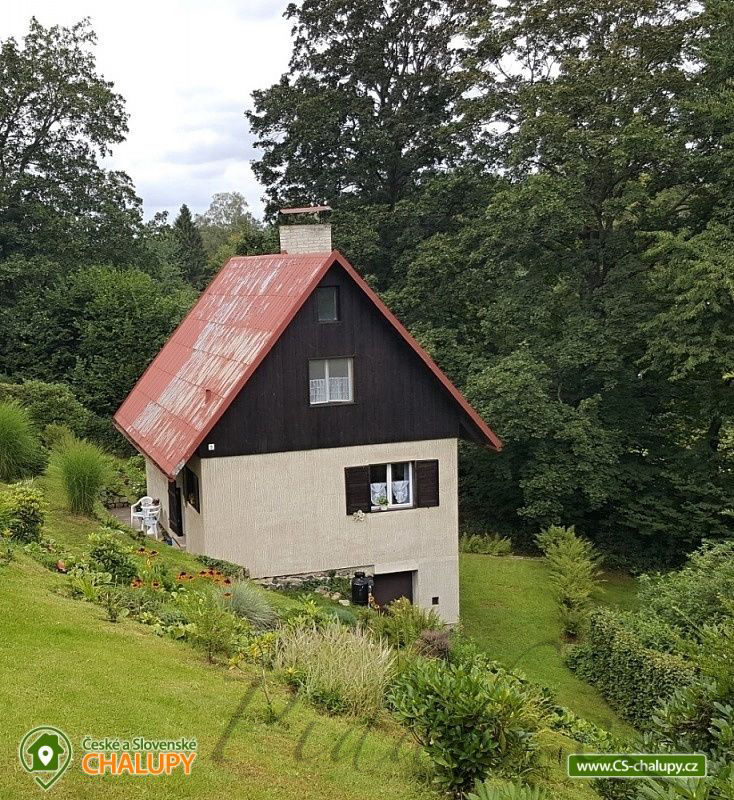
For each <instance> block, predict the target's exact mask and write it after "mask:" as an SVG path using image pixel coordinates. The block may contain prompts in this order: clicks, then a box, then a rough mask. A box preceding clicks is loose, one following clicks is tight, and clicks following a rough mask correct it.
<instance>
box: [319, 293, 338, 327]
mask: <svg viewBox="0 0 734 800" xmlns="http://www.w3.org/2000/svg"><path fill="white" fill-rule="evenodd" d="M316 316H317V318H318V321H319V322H339V287H338V286H320V287H319V288H318V289H317V290H316Z"/></svg>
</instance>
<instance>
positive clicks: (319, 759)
mask: <svg viewBox="0 0 734 800" xmlns="http://www.w3.org/2000/svg"><path fill="white" fill-rule="evenodd" d="M62 583H63V581H62V579H61V578H60V577H58V576H55V575H53V574H52V573H50V572H48V571H47V570H45V569H43V568H42V567H40V566H39V565H37V564H35V563H34V562H31V561H29V560H28V559H25V558H21V559H20V560H18V561H16V562H14V563H13V564H11V565H10V566H9V567H5V568H4V569H2V572H1V573H0V641H2V642H3V647H2V648H1V649H0V676H1V678H2V679H1V680H0V707H2V708H3V723H2V726H0V798H11V797H12V798H19V797H29V798H30V797H37V796H38V794H39V790H38V789H37V788H36V786H35V785H34V784H33V783H32V780H31V778H30V777H29V776H28V775H26V774H25V773H24V772H22V771H21V769H20V767H19V765H18V762H17V759H16V755H15V754H16V748H17V744H18V742H19V740H20V738H21V737H22V735H23V734H24V733H25V732H26V731H27V730H29V729H30V728H31V727H33V726H36V725H42V724H44V723H47V724H52V725H56V726H58V727H60V728H61V729H62V730H64V731H65V732H66V733H67V734H68V735H69V736H70V738H71V740H72V743H73V744H74V745H75V746H78V745H79V743H80V741H81V738H82V737H83V736H84V735H86V734H92V735H95V736H104V735H110V736H122V737H126V736H133V735H136V734H138V735H144V736H147V737H148V738H169V737H171V738H175V737H178V736H182V735H184V736H195V737H196V738H197V739H198V741H199V756H198V760H197V762H196V763H195V765H194V769H193V772H192V775H191V777H189V778H186V777H184V776H175V777H173V776H172V777H166V778H134V777H127V776H125V777H122V778H114V779H113V778H110V777H106V778H103V779H101V778H95V779H91V778H89V777H87V776H85V775H83V774H82V773H81V771H80V769H79V766H78V764H79V761H78V758H79V753H78V751H77V760H76V763H75V764H74V765H73V766H72V768H71V769H70V770H69V772H67V773H66V775H65V776H64V777H63V778H62V780H61V781H60V782H59V783H58V784H57V785H56V786H55V787H54V790H53V791H54V797H58V798H76V797H80V796H82V795H83V796H85V797H87V798H95V797H102V796H104V797H126V798H127V797H130V798H135V797H143V796H145V797H151V798H156V797H161V798H163V797H166V798H168V797H171V798H173V797H178V796H187V797H196V798H221V797H230V796H231V797H245V798H284V797H303V798H323V797H333V798H355V800H356V798H361V797H365V796H366V795H368V794H370V793H371V792H372V790H373V789H374V785H375V782H376V781H378V782H379V784H380V786H381V788H382V790H383V791H384V792H386V793H387V794H388V795H389V796H390V797H396V798H412V797H419V796H424V797H425V796H427V795H430V793H429V792H427V790H425V789H423V790H420V789H419V788H418V787H416V786H415V779H414V778H413V776H412V773H411V771H410V769H409V762H410V758H411V757H410V747H409V746H408V747H403V755H402V756H401V757H400V759H399V760H398V761H397V762H396V763H392V762H391V761H390V758H389V756H390V749H391V747H394V746H395V743H396V742H397V741H398V738H397V736H396V731H394V730H392V729H382V730H377V731H374V732H372V733H370V734H369V735H368V736H367V738H366V740H365V743H364V746H363V749H362V752H361V755H360V758H359V762H358V769H356V770H355V769H354V765H353V756H354V752H355V748H356V745H357V741H358V735H359V731H358V730H355V729H356V728H357V726H356V725H355V724H354V723H352V722H350V721H348V720H341V719H333V718H329V717H327V716H325V715H322V714H319V713H317V712H316V711H315V710H313V709H311V708H309V707H306V706H304V705H303V704H300V703H299V704H298V705H297V706H296V707H295V708H294V709H293V711H291V712H290V713H289V714H288V716H287V717H286V718H285V719H284V720H283V721H282V722H277V723H275V724H273V725H265V724H264V722H263V721H262V720H263V708H264V706H263V702H262V696H261V695H260V694H258V695H257V697H256V698H255V700H254V701H253V703H252V705H251V706H250V707H248V708H247V710H246V711H245V713H244V716H243V717H242V718H241V719H240V720H239V722H237V724H236V726H235V727H234V730H233V732H232V736H231V739H230V740H229V743H228V744H227V746H226V748H225V749H224V755H223V758H222V759H219V760H217V759H216V758H215V757H214V756H213V753H214V751H215V747H216V744H217V741H218V739H219V737H220V736H221V735H222V734H223V732H224V731H225V730H226V728H227V725H228V722H229V720H230V719H231V717H232V715H233V714H234V713H235V711H236V709H237V707H238V704H239V703H240V702H241V700H242V698H243V696H244V694H245V692H246V690H247V687H248V680H249V679H248V678H242V677H238V676H235V675H233V674H231V673H228V672H226V671H225V670H224V669H222V668H221V667H209V666H207V665H206V664H205V663H204V662H203V660H202V658H201V657H200V656H199V655H198V654H197V653H196V652H195V651H193V650H192V649H191V648H190V647H189V646H188V645H186V644H183V643H178V642H174V641H172V640H169V639H165V638H159V637H156V636H155V635H154V634H153V633H152V632H151V631H150V629H148V628H145V627H144V626H141V625H138V624H136V623H134V622H130V621H125V622H122V623H119V624H116V625H113V624H111V623H109V622H107V621H105V620H104V619H103V614H102V611H101V609H99V608H98V607H96V606H93V605H90V604H88V603H83V602H80V601H77V600H71V599H69V598H67V597H65V596H62V595H61V594H57V593H54V592H53V591H51V590H52V589H54V588H56V587H58V586H60V585H61V584H62ZM19 665H22V669H18V666H19ZM252 677H254V673H253V676H252ZM276 695H277V701H276V707H277V708H278V709H280V708H283V707H284V706H285V704H286V702H287V695H286V694H285V693H284V692H283V691H282V690H280V689H278V690H277V691H276ZM311 725H313V728H312V731H311V733H310V734H309V735H308V737H307V739H306V741H305V743H304V745H303V748H302V749H303V755H302V756H301V757H299V754H298V749H297V748H298V742H299V739H300V738H301V737H302V736H303V735H304V732H305V731H307V729H308V727H309V726H311ZM350 731H353V732H352V733H351V734H350V737H349V739H347V740H346V742H345V743H344V746H343V752H342V753H341V754H340V756H339V757H338V758H336V759H334V758H333V757H332V751H333V748H334V747H335V745H336V744H337V743H338V742H339V740H340V737H343V736H345V735H346V734H348V733H349V732H350Z"/></svg>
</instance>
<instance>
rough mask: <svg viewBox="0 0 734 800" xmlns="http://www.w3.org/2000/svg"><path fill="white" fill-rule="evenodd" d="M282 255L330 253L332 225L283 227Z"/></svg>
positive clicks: (281, 232) (281, 229) (281, 227)
mask: <svg viewBox="0 0 734 800" xmlns="http://www.w3.org/2000/svg"><path fill="white" fill-rule="evenodd" d="M280 252H281V253H330V252H331V225H330V224H329V223H328V222H323V223H319V224H315V225H281V226H280Z"/></svg>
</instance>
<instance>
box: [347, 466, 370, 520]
mask: <svg viewBox="0 0 734 800" xmlns="http://www.w3.org/2000/svg"><path fill="white" fill-rule="evenodd" d="M344 483H345V485H346V489H347V514H354V512H355V511H364V512H365V513H367V512H368V511H370V509H371V507H372V500H371V498H370V468H369V467H345V469H344Z"/></svg>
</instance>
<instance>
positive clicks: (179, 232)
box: [173, 203, 209, 289]
mask: <svg viewBox="0 0 734 800" xmlns="http://www.w3.org/2000/svg"><path fill="white" fill-rule="evenodd" d="M173 235H174V238H175V252H176V260H177V261H178V265H179V268H180V269H181V275H182V276H183V278H184V280H186V281H187V282H188V283H190V284H191V285H192V286H195V287H196V288H197V289H203V288H204V286H205V284H206V282H207V279H208V277H209V275H208V270H207V263H206V252H205V251H204V242H203V240H202V238H201V233H199V229H198V228H197V227H196V225H195V224H194V220H193V219H192V217H191V211H189V207H188V206H187V205H186V204H185V203H184V204H183V205H182V206H181V209H180V211H179V212H178V216H177V217H176V220H175V222H174V223H173Z"/></svg>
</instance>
